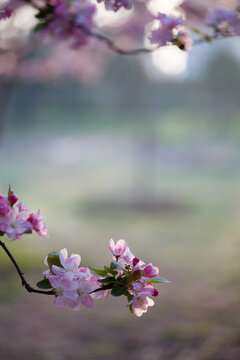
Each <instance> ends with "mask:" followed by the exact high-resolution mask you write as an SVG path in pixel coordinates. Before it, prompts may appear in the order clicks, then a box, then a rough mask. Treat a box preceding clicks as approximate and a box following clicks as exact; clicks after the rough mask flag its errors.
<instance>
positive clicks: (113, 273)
mask: <svg viewBox="0 0 240 360" xmlns="http://www.w3.org/2000/svg"><path fill="white" fill-rule="evenodd" d="M104 270H105V271H106V272H107V273H108V274H112V275H113V276H115V275H117V273H118V272H117V271H115V270H111V269H110V267H109V266H106V265H105V266H104Z"/></svg>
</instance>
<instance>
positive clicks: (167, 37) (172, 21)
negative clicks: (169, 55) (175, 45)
mask: <svg viewBox="0 0 240 360" xmlns="http://www.w3.org/2000/svg"><path fill="white" fill-rule="evenodd" d="M154 18H155V19H156V20H159V21H160V27H159V28H157V29H155V30H152V32H151V34H150V36H149V39H150V42H151V44H156V45H157V46H158V47H160V46H165V45H167V44H168V43H172V42H173V41H174V39H175V35H174V30H176V29H177V27H178V26H179V25H182V24H183V19H182V18H181V17H175V16H168V15H166V14H162V13H159V14H158V15H157V16H155V17H154Z"/></svg>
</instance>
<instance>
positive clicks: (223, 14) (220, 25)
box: [205, 8, 240, 35]
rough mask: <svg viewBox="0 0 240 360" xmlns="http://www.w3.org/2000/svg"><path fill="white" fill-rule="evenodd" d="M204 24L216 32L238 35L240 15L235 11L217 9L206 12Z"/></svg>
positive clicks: (239, 31)
mask: <svg viewBox="0 0 240 360" xmlns="http://www.w3.org/2000/svg"><path fill="white" fill-rule="evenodd" d="M205 21H206V24H207V25H209V26H211V27H212V28H213V29H214V30H215V31H216V32H227V33H229V34H232V35H240V15H239V13H238V12H237V11H233V10H227V9H225V8H217V9H213V10H210V11H208V12H207V14H206V19H205Z"/></svg>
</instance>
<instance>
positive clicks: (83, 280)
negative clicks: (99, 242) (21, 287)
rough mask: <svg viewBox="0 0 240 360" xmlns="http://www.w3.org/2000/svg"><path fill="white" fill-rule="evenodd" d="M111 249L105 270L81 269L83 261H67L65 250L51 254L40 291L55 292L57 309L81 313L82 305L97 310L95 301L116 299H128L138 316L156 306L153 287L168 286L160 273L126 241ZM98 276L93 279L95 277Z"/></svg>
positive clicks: (121, 241) (129, 306) (73, 259)
mask: <svg viewBox="0 0 240 360" xmlns="http://www.w3.org/2000/svg"><path fill="white" fill-rule="evenodd" d="M109 249H110V251H111V253H112V255H113V261H112V262H111V264H110V266H109V267H108V266H104V269H94V268H91V267H90V268H86V267H79V266H80V262H81V257H80V255H78V254H72V255H71V256H70V257H68V253H67V250H66V249H63V250H61V251H60V252H59V253H57V252H52V253H50V254H49V255H48V256H47V257H46V258H45V264H46V265H47V266H48V269H47V270H46V271H44V272H43V275H44V279H43V280H41V281H40V282H38V283H37V286H38V287H39V288H41V289H53V292H54V295H55V300H54V306H56V307H58V308H62V307H64V306H65V305H67V306H69V307H71V308H72V309H74V310H79V308H80V306H81V305H85V306H86V307H88V308H92V307H93V306H94V300H95V299H99V298H106V297H107V296H108V294H109V293H111V295H113V296H122V295H123V296H126V297H127V298H128V304H127V306H128V308H129V309H130V311H131V312H132V313H134V314H135V315H136V316H141V315H142V314H143V313H145V312H146V311H147V308H148V306H153V305H154V301H153V299H152V298H151V297H156V296H158V291H157V289H155V288H154V287H153V285H152V284H153V283H163V282H168V281H167V280H165V279H161V278H159V277H158V274H159V269H158V268H157V267H155V266H153V265H152V263H149V264H147V265H145V264H144V262H143V261H142V260H139V259H138V258H137V257H135V256H134V255H133V254H132V253H131V251H130V249H129V247H128V246H127V243H126V241H125V240H118V242H117V243H116V244H115V243H114V241H113V240H112V239H111V240H110V242H109ZM92 272H93V273H95V275H93V273H92Z"/></svg>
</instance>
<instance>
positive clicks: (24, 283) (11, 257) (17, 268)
mask: <svg viewBox="0 0 240 360" xmlns="http://www.w3.org/2000/svg"><path fill="white" fill-rule="evenodd" d="M0 246H1V247H2V248H3V250H4V251H5V253H6V254H7V255H8V257H9V259H10V260H11V262H12V263H13V265H14V267H15V269H16V270H17V272H18V275H19V276H20V278H21V280H22V286H24V287H25V289H26V290H27V291H28V292H30V293H37V294H43V295H54V291H53V290H49V291H43V290H38V289H34V288H33V287H32V286H31V285H30V284H29V283H28V282H27V280H26V279H25V277H24V274H23V272H22V270H21V269H20V267H19V266H18V264H17V262H16V260H15V259H14V257H13V255H12V254H11V253H10V251H9V250H8V248H7V247H6V245H5V244H4V242H2V241H1V240H0Z"/></svg>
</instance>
